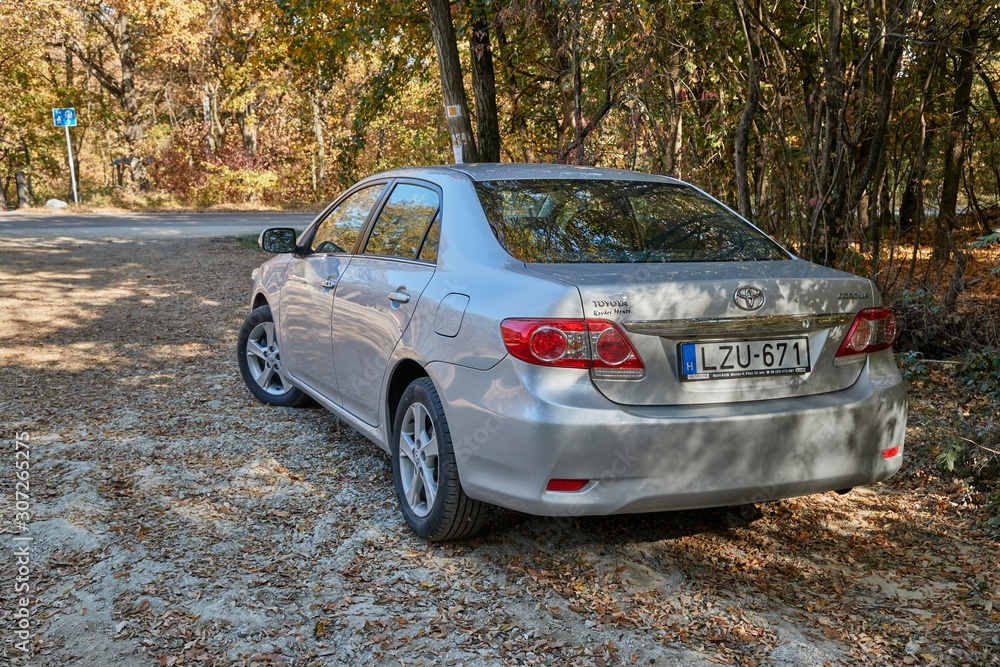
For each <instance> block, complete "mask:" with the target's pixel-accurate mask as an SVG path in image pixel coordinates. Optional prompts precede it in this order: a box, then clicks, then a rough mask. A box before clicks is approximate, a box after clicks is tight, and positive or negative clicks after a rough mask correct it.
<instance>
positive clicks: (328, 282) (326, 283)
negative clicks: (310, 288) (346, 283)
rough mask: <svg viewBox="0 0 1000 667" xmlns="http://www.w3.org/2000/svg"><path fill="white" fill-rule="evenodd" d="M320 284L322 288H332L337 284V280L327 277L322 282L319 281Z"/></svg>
mask: <svg viewBox="0 0 1000 667" xmlns="http://www.w3.org/2000/svg"><path fill="white" fill-rule="evenodd" d="M320 285H322V286H323V289H333V288H334V287H336V286H337V282H336V281H334V280H330V279H329V278H327V279H326V280H324V281H323V282H321V283H320Z"/></svg>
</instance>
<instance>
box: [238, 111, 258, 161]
mask: <svg viewBox="0 0 1000 667" xmlns="http://www.w3.org/2000/svg"><path fill="white" fill-rule="evenodd" d="M236 124H237V125H238V126H239V128H240V136H241V137H242V138H243V150H245V151H246V152H247V154H248V155H250V157H254V158H256V157H257V114H256V113H255V110H254V105H253V103H252V102H251V103H250V104H247V106H246V108H245V109H243V110H242V111H237V112H236Z"/></svg>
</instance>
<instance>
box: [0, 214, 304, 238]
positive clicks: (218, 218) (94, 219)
mask: <svg viewBox="0 0 1000 667" xmlns="http://www.w3.org/2000/svg"><path fill="white" fill-rule="evenodd" d="M315 217H316V214H315V213H285V212H267V213H257V212H240V213H65V212H60V213H52V212H47V211H30V212H21V211H6V212H0V240H2V239H5V238H59V237H64V238H86V239H104V238H115V239H144V238H150V239H154V238H156V239H168V238H210V237H219V236H240V235H243V234H257V233H259V232H260V231H261V230H263V229H266V228H268V227H294V228H295V229H298V230H301V229H302V228H303V227H305V226H306V225H307V224H309V222H310V221H311V220H312V219H313V218H315Z"/></svg>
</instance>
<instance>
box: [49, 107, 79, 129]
mask: <svg viewBox="0 0 1000 667" xmlns="http://www.w3.org/2000/svg"><path fill="white" fill-rule="evenodd" d="M52 122H53V123H55V124H56V127H76V109H74V108H73V107H67V108H63V109H53V110H52Z"/></svg>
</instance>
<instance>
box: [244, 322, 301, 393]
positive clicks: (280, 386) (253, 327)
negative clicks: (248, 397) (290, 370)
mask: <svg viewBox="0 0 1000 667" xmlns="http://www.w3.org/2000/svg"><path fill="white" fill-rule="evenodd" d="M236 356H237V359H238V361H239V364H240V375H242V376H243V381H244V382H245V383H246V385H247V388H248V389H250V393H252V394H253V395H254V396H255V397H256V398H257V400H259V401H261V402H262V403H267V404H269V405H280V406H282V407H298V406H300V405H306V404H308V403H309V400H310V399H309V397H308V396H306V395H305V394H303V393H302V391H301V390H299V389H297V388H296V387H293V386H292V383H291V381H290V380H289V379H288V375H287V374H286V373H285V369H284V367H283V366H282V365H281V350H280V349H278V338H277V336H276V335H275V331H274V318H273V317H272V316H271V307H270V306H268V305H263V306H261V307H259V308H255V309H254V310H253V312H251V313H250V314H249V315H247V318H246V319H245V320H243V326H241V327H240V333H239V337H238V338H237V343H236Z"/></svg>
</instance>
